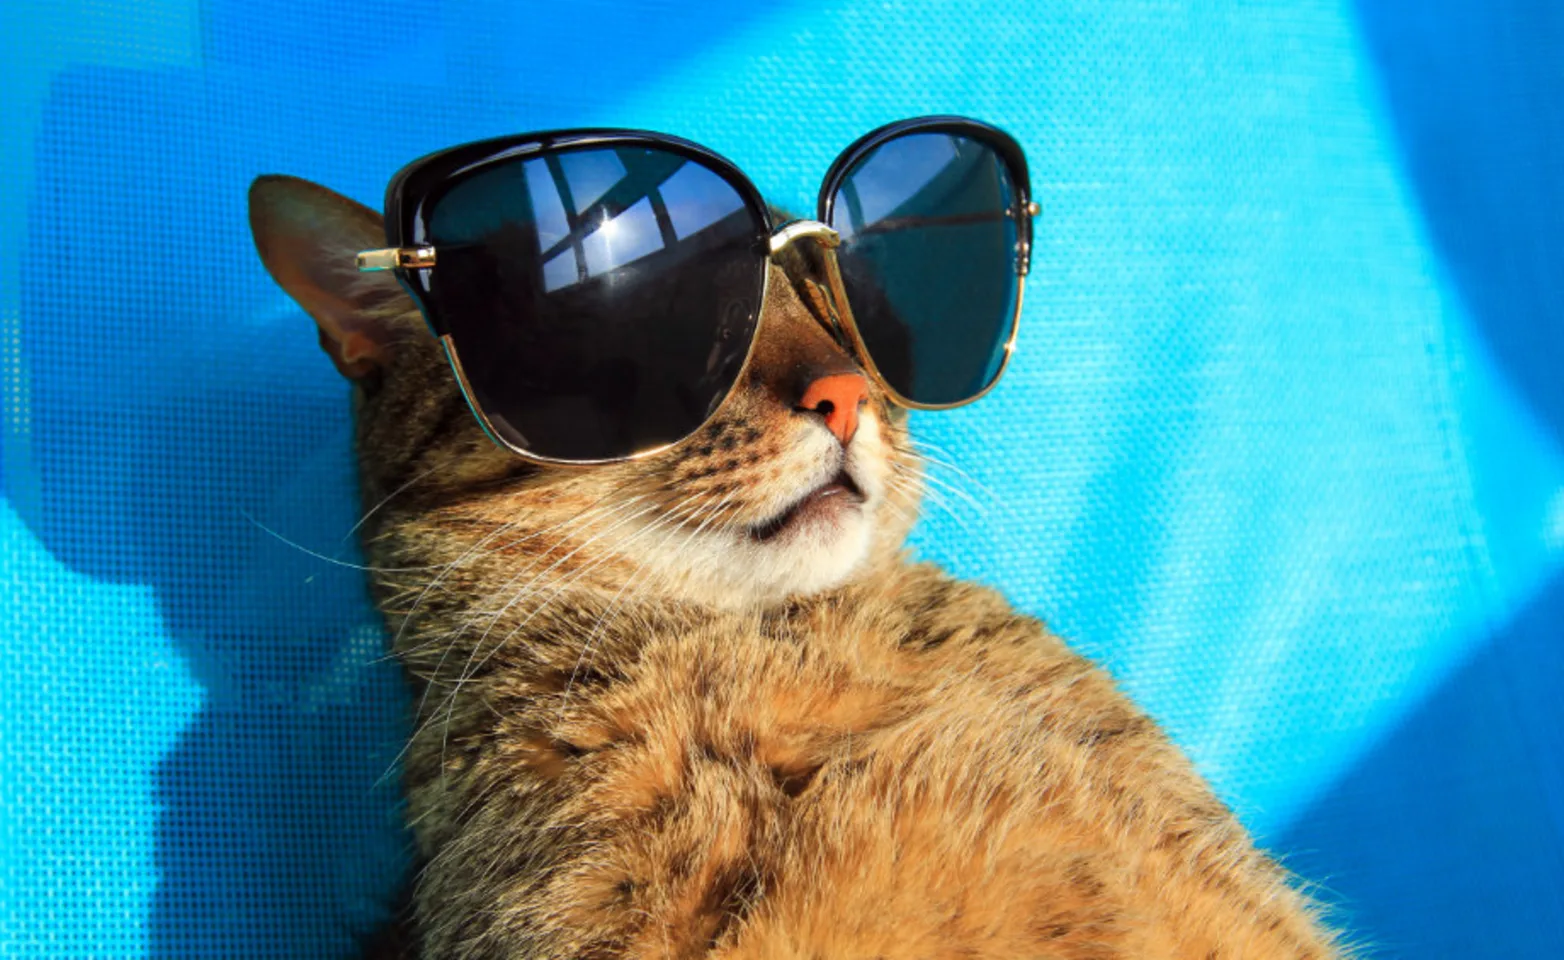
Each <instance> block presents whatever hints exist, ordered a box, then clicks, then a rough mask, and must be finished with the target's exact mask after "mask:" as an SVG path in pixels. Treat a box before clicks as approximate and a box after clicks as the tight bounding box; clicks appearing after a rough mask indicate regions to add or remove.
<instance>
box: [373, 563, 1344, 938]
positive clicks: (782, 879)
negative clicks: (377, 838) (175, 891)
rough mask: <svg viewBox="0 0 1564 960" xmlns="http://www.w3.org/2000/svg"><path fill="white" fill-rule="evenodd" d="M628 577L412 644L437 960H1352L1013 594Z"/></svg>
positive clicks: (886, 578)
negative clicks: (768, 605)
mask: <svg viewBox="0 0 1564 960" xmlns="http://www.w3.org/2000/svg"><path fill="white" fill-rule="evenodd" d="M613 583H614V580H613V578H612V577H611V576H606V575H605V576H604V577H603V578H602V579H601V580H600V581H598V580H595V578H594V577H593V576H592V575H591V574H582V575H580V577H579V579H578V580H577V581H576V584H577V585H576V586H575V587H573V588H572V589H570V590H567V591H565V592H563V593H561V594H560V595H559V596H557V597H553V598H551V599H549V600H547V601H545V602H543V603H542V604H541V605H540V606H535V607H532V606H529V607H528V608H527V609H526V612H525V613H523V614H519V615H517V616H514V617H512V618H511V619H510V620H509V621H508V622H507V623H506V624H505V626H504V627H503V628H501V627H499V626H496V627H495V628H494V629H492V630H490V631H488V633H487V634H486V635H485V634H484V633H483V631H481V630H475V629H473V628H472V627H471V623H472V620H471V616H472V615H473V611H471V610H463V609H462V608H461V607H460V605H453V606H448V607H441V606H440V605H438V604H436V605H435V607H434V609H436V610H437V611H438V612H435V613H431V614H429V615H428V616H427V618H426V619H425V620H422V621H419V620H416V619H415V620H414V621H411V622H410V623H409V624H408V625H407V626H406V628H405V629H403V630H402V633H401V639H400V641H399V646H400V653H401V656H402V658H403V660H404V662H405V663H407V664H408V666H409V669H410V672H411V674H412V675H414V676H415V677H422V678H431V680H432V682H429V683H428V685H427V687H423V688H421V689H419V690H417V691H416V693H417V695H418V696H419V699H420V703H421V710H420V715H419V721H418V722H419V731H418V733H417V734H416V735H415V737H414V739H413V742H412V744H411V746H410V748H409V751H408V754H407V759H406V775H407V781H408V788H409V802H410V809H409V817H410V820H411V822H413V823H414V824H415V826H416V830H417V834H418V839H419V845H420V850H421V854H422V856H423V857H424V858H425V861H426V863H425V866H424V868H423V874H422V877H423V879H422V884H423V886H422V888H421V894H422V896H423V897H424V898H425V902H428V903H432V904H438V905H439V908H440V912H439V915H438V916H432V917H429V918H427V919H425V920H424V921H423V922H422V923H421V926H422V928H423V933H422V935H423V937H424V938H425V942H426V944H427V945H428V946H429V948H431V949H432V950H433V951H434V952H435V955H445V954H446V953H449V954H450V955H454V956H491V955H492V956H510V955H515V956H572V957H578V956H674V957H677V956H707V955H710V956H733V957H741V956H742V957H749V956H754V957H865V958H872V957H996V958H997V957H1024V956H1045V957H1121V956H1122V957H1130V956H1134V957H1201V958H1204V957H1207V956H1211V957H1229V956H1231V957H1241V956H1289V957H1292V956H1326V955H1328V954H1326V953H1325V952H1323V951H1324V947H1322V946H1319V945H1318V944H1317V942H1316V941H1314V940H1313V937H1314V933H1313V931H1312V929H1311V927H1310V923H1309V921H1308V919H1307V917H1306V915H1305V914H1304V913H1303V912H1302V910H1301V909H1300V907H1299V904H1298V902H1297V901H1296V899H1295V898H1294V895H1292V894H1291V892H1290V891H1288V890H1287V889H1286V888H1285V885H1284V883H1283V881H1282V878H1281V876H1280V874H1279V873H1277V872H1276V871H1275V870H1274V869H1273V868H1271V867H1270V865H1269V863H1268V862H1267V861H1265V859H1264V858H1263V857H1262V856H1261V855H1259V854H1258V853H1256V852H1255V851H1254V850H1253V849H1252V847H1250V846H1249V844H1248V842H1247V838H1246V837H1244V835H1243V833H1242V830H1241V829H1239V828H1237V826H1236V825H1235V824H1233V823H1232V822H1231V818H1230V815H1229V814H1228V813H1227V811H1226V810H1225V809H1223V808H1222V806H1221V805H1220V803H1218V802H1217V801H1215V800H1214V799H1213V798H1211V797H1210V796H1209V794H1208V793H1207V792H1206V791H1205V789H1204V786H1203V784H1201V783H1200V782H1199V780H1198V778H1197V777H1195V775H1194V774H1193V772H1192V771H1190V770H1189V768H1188V765H1187V762H1185V761H1184V760H1183V758H1182V757H1181V756H1180V755H1178V754H1177V752H1176V751H1175V750H1173V749H1172V748H1171V747H1170V746H1169V745H1168V744H1167V743H1166V741H1165V740H1164V739H1163V738H1162V737H1161V735H1160V733H1159V732H1158V731H1157V730H1156V728H1155V727H1154V725H1152V724H1151V723H1150V722H1149V721H1148V720H1147V719H1146V718H1145V717H1144V716H1143V715H1141V714H1140V713H1139V712H1138V711H1136V710H1135V709H1134V708H1133V707H1131V706H1130V705H1129V704H1128V702H1127V701H1126V700H1125V699H1124V698H1123V697H1122V696H1121V695H1120V694H1118V693H1117V691H1116V690H1115V689H1114V688H1113V686H1112V684H1111V683H1110V682H1109V681H1108V680H1107V678H1106V677H1105V676H1104V675H1103V674H1101V673H1100V671H1098V670H1096V669H1095V668H1093V667H1092V666H1091V665H1090V664H1088V663H1087V662H1086V661H1084V660H1082V659H1080V658H1079V657H1077V656H1075V655H1074V654H1073V653H1071V652H1070V651H1069V650H1068V649H1067V648H1066V647H1065V646H1064V645H1063V644H1061V643H1059V642H1058V641H1057V640H1056V639H1054V638H1053V637H1051V636H1050V635H1048V634H1047V633H1046V632H1045V631H1044V630H1043V629H1042V628H1041V626H1040V625H1039V624H1037V623H1036V622H1035V621H1033V620H1031V619H1029V618H1027V617H1024V616H1021V615H1018V614H1016V613H1015V612H1014V611H1013V610H1012V609H1011V608H1009V606H1008V605H1007V604H1005V603H1004V601H1003V600H1002V599H1001V598H999V597H998V596H997V595H995V594H993V593H992V592H990V591H988V590H986V589H984V588H981V587H977V586H974V585H970V584H963V583H959V582H956V581H952V580H950V579H949V578H948V577H946V576H945V575H944V574H942V573H940V572H938V571H936V570H933V569H932V568H928V567H921V566H914V565H907V564H904V563H900V562H898V563H896V564H894V565H891V566H888V567H886V568H885V569H883V570H881V571H880V574H879V575H878V576H876V577H870V578H865V579H864V580H862V581H859V582H858V583H856V584H855V585H854V586H851V587H849V588H847V589H844V590H840V591H836V592H833V593H831V594H828V595H825V596H820V597H816V598H811V599H809V600H807V601H802V602H799V603H795V604H792V605H788V606H784V607H780V608H776V609H773V610H770V611H768V612H766V613H733V612H716V611H711V610H703V609H692V608H684V609H680V608H676V607H669V606H666V605H660V604H655V603H652V604H648V603H644V602H637V601H632V602H628V603H626V602H622V597H621V598H619V599H618V600H614V599H613V598H614V596H615V591H614V588H613ZM474 595H475V596H482V595H483V594H481V593H479V594H474ZM388 608H391V609H394V605H391V604H388ZM523 621H524V622H523ZM459 623H460V624H468V625H469V626H468V628H467V629H465V630H464V631H455V630H454V626H455V625H456V624H459ZM453 632H459V633H461V635H463V636H466V637H468V638H469V640H468V641H467V642H466V644H464V645H458V646H457V647H455V648H454V652H453V648H452V647H451V646H450V645H449V644H448V643H447V644H440V643H431V642H430V641H431V639H433V638H437V637H449V636H450V635H451V634H452V633H453ZM502 635H503V636H505V640H506V642H504V643H503V644H496V641H497V640H498V638H499V637H501V636H502ZM485 636H487V644H489V645H490V646H487V647H486V642H485V641H484V639H483V638H484V637H485ZM1213 883H1214V884H1216V886H1215V887H1213ZM1235 911H1239V912H1245V913H1247V914H1249V915H1250V916H1251V920H1250V923H1249V926H1251V927H1252V928H1253V929H1252V930H1248V931H1234V930H1233V929H1232V923H1231V918H1230V914H1232V913H1233V912H1235ZM463 944H465V945H466V947H464V946H462V945H463ZM485 944H488V945H489V947H493V952H488V947H485V946H484V945H485ZM468 948H471V949H468ZM464 949H467V950H468V952H462V951H463V950H464ZM506 951H514V952H513V953H511V952H506Z"/></svg>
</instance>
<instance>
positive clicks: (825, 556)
mask: <svg viewBox="0 0 1564 960" xmlns="http://www.w3.org/2000/svg"><path fill="white" fill-rule="evenodd" d="M871 506H872V504H870V503H866V502H865V501H864V499H863V498H862V497H861V495H855V494H853V493H852V492H849V491H846V490H841V489H836V490H832V489H828V488H823V489H820V490H816V491H813V492H811V493H810V494H809V495H808V496H806V497H805V498H804V499H803V500H802V501H801V502H800V503H799V504H797V505H796V506H795V507H793V508H791V509H790V510H788V511H787V514H786V516H785V517H784V518H781V519H780V522H779V523H774V524H768V525H766V526H765V527H763V528H761V529H758V530H757V529H756V528H731V529H727V530H715V531H710V532H708V533H704V534H702V535H701V536H699V537H697V538H695V540H694V541H692V542H688V543H687V544H686V545H684V546H683V547H681V548H680V549H679V551H678V553H677V555H670V556H665V557H660V558H657V560H656V562H657V564H658V565H659V567H660V569H661V571H662V573H663V576H664V578H665V582H666V584H667V586H668V587H669V588H670V592H672V593H677V594H679V595H682V596H683V598H684V599H686V600H689V601H692V602H695V603H701V604H706V605H708V606H714V607H719V608H723V609H754V608H759V607H765V606H769V605H772V604H775V603H779V602H782V601H785V600H787V599H789V598H792V597H798V596H807V595H809V594H814V593H820V592H822V591H825V590H830V589H831V588H833V587H837V586H840V585H842V584H843V583H845V582H846V581H847V580H848V579H850V578H851V577H852V575H853V574H854V573H855V572H857V571H858V570H859V569H860V568H861V567H862V566H863V565H864V562H865V561H866V560H867V559H868V556H869V551H870V547H871V545H872V544H873V541H874V537H873V532H874V520H873V512H872V510H871Z"/></svg>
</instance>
